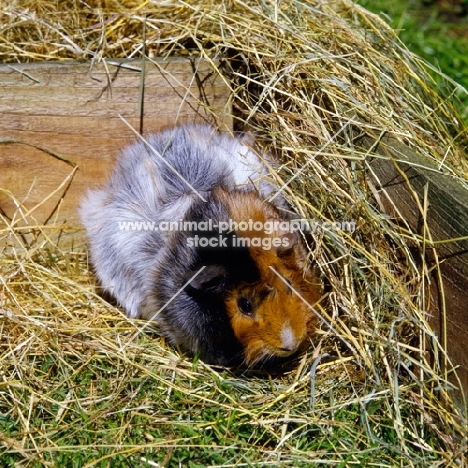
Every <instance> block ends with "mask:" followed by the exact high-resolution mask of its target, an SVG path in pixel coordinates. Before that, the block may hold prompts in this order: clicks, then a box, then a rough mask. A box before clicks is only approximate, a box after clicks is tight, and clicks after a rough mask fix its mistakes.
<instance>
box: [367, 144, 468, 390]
mask: <svg viewBox="0 0 468 468" xmlns="http://www.w3.org/2000/svg"><path fill="white" fill-rule="evenodd" d="M373 144H374V142H373V141H371V140H368V141H367V142H366V143H365V146H366V147H371V146H372V145H373ZM376 152H377V154H380V155H382V156H384V157H383V158H378V159H374V160H373V161H372V163H371V168H372V174H371V179H370V180H371V181H372V182H373V183H374V184H375V186H376V188H377V189H378V190H380V191H381V192H384V193H381V196H380V201H381V203H382V205H383V208H384V210H385V212H386V213H387V214H389V215H390V216H392V217H396V218H397V219H398V218H400V216H401V218H403V219H404V220H405V221H406V222H407V223H408V225H409V227H410V229H411V230H412V232H415V233H418V234H423V232H422V229H423V226H424V220H423V216H422V213H421V210H420V209H419V208H418V204H417V202H416V200H415V195H416V196H417V197H418V198H419V200H420V204H421V206H423V205H424V197H425V191H426V186H427V201H428V209H427V226H428V227H429V231H430V234H431V236H432V240H433V241H435V242H439V243H437V244H436V245H435V248H434V249H432V248H429V247H428V248H427V249H426V258H425V260H426V262H427V264H428V268H429V269H430V268H431V267H432V266H433V265H434V261H435V255H437V258H438V261H439V262H440V271H441V273H442V283H441V282H440V281H439V278H438V277H437V270H436V269H433V270H432V274H431V278H430V279H431V283H430V286H429V288H428V301H429V304H428V307H427V309H428V312H429V314H430V315H429V323H430V324H431V326H432V327H433V329H434V330H435V331H436V333H437V334H438V336H439V338H440V341H441V342H442V344H443V345H444V346H445V347H446V349H447V351H448V354H449V356H450V358H451V359H452V361H453V362H454V364H455V365H458V366H460V368H459V372H458V375H459V377H460V380H461V383H462V386H463V388H464V389H465V391H466V392H468V352H467V342H466V337H467V336H468V293H467V292H468V239H467V237H468V189H467V188H466V187H465V186H464V185H462V184H461V183H460V182H459V181H457V180H455V179H454V178H453V177H451V176H449V175H447V174H444V173H442V172H441V171H440V170H439V169H438V168H437V167H436V166H435V165H434V164H433V163H430V162H429V161H428V159H427V158H424V157H422V156H421V155H419V154H417V153H416V152H415V151H413V150H411V149H410V148H409V147H408V146H406V145H403V144H402V143H400V142H398V141H397V140H395V139H393V138H385V139H384V140H383V141H382V142H381V144H379V145H378V146H377V148H376ZM390 200H391V201H390ZM396 209H398V211H399V214H397V212H396ZM401 218H400V219H401ZM454 239H458V240H455V241H451V242H441V241H449V240H454ZM442 293H443V294H442ZM444 306H445V309H446V320H444V316H443V310H444ZM438 358H439V360H440V362H441V363H443V362H444V359H443V357H442V356H438ZM452 382H453V383H454V384H455V385H458V382H457V381H456V379H453V378H452Z"/></svg>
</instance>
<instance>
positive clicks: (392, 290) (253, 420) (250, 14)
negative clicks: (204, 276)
mask: <svg viewBox="0 0 468 468" xmlns="http://www.w3.org/2000/svg"><path fill="white" fill-rule="evenodd" d="M126 5H127V6H125V7H124V6H123V5H122V4H121V3H119V2H114V1H110V0H109V1H102V2H80V1H74V2H69V3H68V2H52V1H48V0H42V1H34V2H32V1H31V2H27V1H20V0H17V1H15V0H12V1H10V2H8V5H3V6H1V7H0V25H1V27H0V57H1V60H2V61H3V62H9V63H14V62H24V61H38V60H65V59H79V60H88V61H98V60H104V59H106V58H110V57H137V56H141V53H142V34H143V30H145V31H146V32H145V34H146V41H147V43H146V47H145V52H146V54H147V55H148V56H149V57H152V56H155V55H158V56H170V55H179V54H183V55H189V56H202V57H205V58H206V59H207V60H213V59H217V60H216V61H214V60H213V62H212V63H213V71H214V72H216V73H219V74H221V75H222V76H223V77H225V80H226V82H227V83H229V85H230V86H231V87H232V91H233V106H234V112H235V120H236V128H248V129H250V130H253V131H254V132H256V133H257V135H258V136H259V138H260V139H261V141H262V142H263V144H264V145H265V146H266V147H267V148H268V150H269V151H272V152H276V154H277V156H278V157H279V158H280V160H281V161H282V163H283V164H282V166H281V168H280V171H279V175H278V177H280V179H281V180H282V181H287V180H289V179H290V178H291V177H295V178H294V180H293V181H292V183H291V184H290V185H289V186H288V188H287V190H286V191H285V192H286V194H287V195H288V196H289V197H290V199H291V200H292V202H293V203H294V205H295V206H296V207H297V209H298V211H299V212H300V214H301V215H303V216H304V217H310V218H312V219H317V220H321V221H324V220H327V221H337V222H339V221H343V220H356V221H357V225H358V229H357V230H356V231H355V232H354V233H348V232H345V231H336V230H330V231H324V232H320V233H318V234H317V236H316V237H317V239H316V240H317V241H316V243H315V244H314V245H313V246H311V258H312V259H313V260H314V261H316V262H317V264H318V266H319V268H320V270H321V273H322V275H323V277H324V278H326V280H327V288H326V297H325V298H324V300H323V302H322V305H323V307H322V308H321V313H322V315H323V318H324V324H323V326H322V328H321V330H320V331H319V333H318V335H317V338H316V340H315V342H314V344H313V345H312V346H311V348H310V350H309V352H308V354H306V355H305V356H303V357H302V358H301V359H300V360H299V361H298V362H297V363H296V364H297V365H296V366H295V367H293V369H292V370H290V371H288V372H285V373H284V374H283V375H280V376H274V377H269V378H268V377H266V376H264V375H250V374H244V375H243V374H240V375H238V374H233V373H232V372H231V371H229V370H225V369H215V368H210V367H209V366H206V365H205V364H204V363H202V362H197V361H196V360H195V361H193V360H191V359H188V358H186V357H184V356H182V355H181V354H179V353H178V352H177V351H176V350H174V349H172V348H171V347H170V346H167V345H166V344H165V343H164V341H163V340H162V339H161V338H159V337H158V336H157V334H153V333H137V331H138V327H139V326H141V324H139V323H138V322H135V321H129V320H127V319H126V318H125V317H124V316H123V315H122V313H121V312H120V311H118V310H117V309H116V308H114V307H113V306H112V305H110V304H109V303H107V302H105V301H104V300H103V299H101V298H100V296H99V295H98V294H97V290H96V286H95V284H94V280H93V277H92V274H91V273H90V270H89V268H88V265H87V261H86V255H85V253H83V252H70V251H62V250H61V249H60V248H59V247H58V246H57V245H54V244H53V243H51V242H49V241H48V239H49V231H48V230H47V229H46V227H43V228H42V229H41V228H40V227H39V228H38V229H37V230H36V231H35V232H36V240H35V242H33V243H32V244H31V243H28V244H27V245H26V243H25V233H24V231H23V230H22V229H20V228H16V225H15V221H11V220H6V219H3V221H4V222H6V223H7V224H8V225H7V227H6V228H5V229H4V230H2V231H0V237H1V238H2V242H5V241H7V242H6V243H5V244H4V248H3V251H2V256H1V258H0V309H1V314H2V323H1V329H0V333H1V348H0V353H1V354H0V363H1V364H0V375H1V381H0V442H1V446H0V447H1V448H0V458H1V460H2V462H3V465H4V466H17V467H19V466H21V467H33V466H89V467H90V466H112V467H120V466H122V467H124V466H132V467H139V466H290V465H291V466H314V465H316V466H318V465H321V464H330V465H332V466H335V465H337V466H344V465H346V466H352V465H360V466H361V465H362V466H441V467H442V466H443V467H446V466H465V464H466V447H467V434H466V430H467V428H466V421H467V420H466V406H463V405H457V404H455V403H454V397H453V391H452V388H453V386H452V384H451V383H450V382H449V381H448V380H447V378H448V375H449V374H451V373H452V370H451V369H450V360H449V359H448V358H447V357H446V356H445V352H444V350H443V349H441V346H440V345H439V343H438V341H437V339H436V338H435V336H434V333H433V332H432V330H431V329H430V327H429V325H428V323H427V314H426V313H425V311H426V310H427V307H428V304H427V297H426V296H425V294H426V288H425V286H426V283H427V281H428V280H429V279H428V272H427V271H426V269H425V265H424V264H423V265H418V264H417V263H416V262H415V261H414V259H413V256H412V255H411V252H410V248H409V247H408V245H409V243H408V240H411V242H412V245H416V246H420V245H421V239H420V238H419V237H418V236H416V235H413V234H411V233H408V232H407V230H405V229H404V226H403V227H401V226H399V225H398V223H395V222H393V221H392V220H390V219H388V218H387V217H385V216H383V215H382V214H381V213H380V212H379V210H378V209H377V207H376V204H375V203H374V201H373V198H372V196H371V194H370V189H369V186H368V184H367V177H366V174H367V171H368V170H369V165H368V159H369V154H370V151H371V150H369V148H363V147H360V145H358V144H357V143H356V142H357V141H359V140H358V138H357V137H358V136H359V135H373V136H374V137H376V138H377V137H379V136H381V135H382V134H389V135H392V136H393V137H395V138H397V139H398V140H400V141H402V142H403V143H405V144H406V145H408V146H409V147H412V148H416V149H418V151H419V153H420V154H423V155H425V157H427V158H428V159H432V160H434V161H437V162H438V164H439V166H440V167H441V168H442V169H443V171H445V172H446V173H448V174H451V175H452V176H453V177H454V178H457V179H459V180H461V181H462V182H463V181H464V180H465V175H466V174H468V166H467V161H466V159H465V158H464V157H463V152H464V151H465V150H466V147H467V143H468V132H467V129H466V128H464V127H463V124H462V123H461V120H460V119H459V118H458V117H457V115H456V114H455V113H454V111H453V108H452V106H451V104H450V102H449V101H446V100H444V99H443V98H441V97H440V96H439V95H438V93H437V92H435V91H434V89H433V87H432V86H433V84H432V81H431V78H430V75H429V74H428V72H427V69H426V65H425V64H424V63H422V62H421V60H420V59H418V58H417V57H413V56H412V55H411V54H410V53H409V52H408V51H407V50H406V49H405V48H404V47H403V46H402V45H401V44H400V43H398V41H397V39H396V37H395V36H394V34H393V32H392V31H391V30H389V28H388V27H387V26H386V25H385V24H384V23H383V22H382V21H381V20H380V19H379V18H378V17H376V16H375V15H372V14H370V13H368V12H366V11H364V10H362V9H361V8H360V7H358V6H356V5H354V4H352V3H350V2H349V1H331V2H321V1H317V2H313V1H309V2H299V1H292V0H284V1H282V2H276V3H275V2H269V1H263V2H260V1H258V2H255V1H247V0H246V1H233V2H229V3H225V4H224V2H218V1H216V2H214V1H213V2H210V1H202V0H197V1H188V2H182V1H177V0H173V1H169V0H168V1H158V2H150V1H146V2H143V3H140V2H137V1H135V2H126ZM216 64H218V65H216ZM450 86H451V85H450V83H447V93H448V94H450ZM337 132H340V133H339V134H338V135H336V133H337ZM321 148H323V149H322V150H320V149H321ZM319 150H320V151H319ZM9 196H11V197H14V194H9ZM22 215H23V214H22V210H21V204H20V203H19V202H18V213H17V217H21V216H22ZM32 224H34V223H32ZM429 351H432V353H430V352H429ZM325 354H328V357H325ZM439 355H441V356H443V357H444V356H445V357H444V358H443V360H445V362H446V364H447V366H445V367H444V366H443V365H442V364H443V363H442V362H439V361H437V360H435V361H432V360H431V356H439ZM320 357H322V359H321V360H320V362H319V363H318V365H317V367H316V369H315V364H317V362H318V361H317V359H320ZM311 369H315V371H312V372H311Z"/></svg>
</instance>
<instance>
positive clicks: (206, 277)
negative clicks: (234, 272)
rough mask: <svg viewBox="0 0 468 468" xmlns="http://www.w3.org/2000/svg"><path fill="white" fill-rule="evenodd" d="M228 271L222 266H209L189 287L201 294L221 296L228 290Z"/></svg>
mask: <svg viewBox="0 0 468 468" xmlns="http://www.w3.org/2000/svg"><path fill="white" fill-rule="evenodd" d="M226 280H227V270H226V268H225V267H223V266H221V265H207V266H205V268H203V270H202V271H201V272H200V273H199V274H198V275H197V276H196V277H195V278H194V279H193V280H192V281H190V283H189V286H190V287H192V288H193V289H196V290H197V291H200V292H208V293H213V294H220V293H222V292H223V291H224V290H225V288H226Z"/></svg>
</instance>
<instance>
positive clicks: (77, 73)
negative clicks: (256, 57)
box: [0, 58, 232, 247]
mask: <svg viewBox="0 0 468 468" xmlns="http://www.w3.org/2000/svg"><path fill="white" fill-rule="evenodd" d="M141 66H142V63H141V61H135V62H133V61H132V62H129V61H108V62H107V63H106V64H104V63H101V64H97V65H94V66H93V67H92V68H90V64H84V63H32V64H20V65H18V64H15V65H13V66H11V65H0V214H3V216H5V217H7V218H9V219H17V220H18V221H17V224H16V226H21V225H24V224H25V221H24V220H21V219H20V218H21V217H22V216H21V213H25V212H28V210H31V209H33V208H34V207H36V208H35V210H34V211H33V213H32V219H29V220H28V223H29V225H30V224H31V223H32V224H37V225H43V224H45V223H48V224H49V225H52V224H53V225H57V226H61V225H64V224H66V225H67V227H70V228H71V229H70V230H69V231H66V232H65V233H62V236H61V241H60V245H61V246H62V247H66V246H67V245H69V242H71V241H72V239H73V242H74V243H75V244H76V243H78V244H80V243H81V242H82V241H83V239H84V236H83V233H82V232H81V231H76V230H74V228H78V227H79V226H80V224H79V220H78V216H77V212H76V207H77V205H78V202H79V199H80V197H81V196H82V194H83V193H84V191H85V190H86V188H87V187H91V186H96V185H99V183H101V182H102V181H103V180H104V179H105V178H106V176H107V174H108V172H109V169H110V167H112V164H113V162H114V160H115V157H116V155H117V154H118V152H119V150H121V149H122V147H123V146H125V145H127V144H128V143H130V142H132V141H135V139H136V136H135V135H134V133H133V132H132V131H131V130H130V129H129V128H128V127H127V125H125V123H124V122H123V121H122V120H121V119H120V118H119V114H120V115H122V116H123V117H124V118H125V119H126V120H127V121H128V122H129V123H131V124H132V125H133V126H134V127H135V128H136V129H137V130H140V128H142V129H143V133H144V134H147V133H150V132H156V131H158V130H160V129H162V128H164V127H168V126H172V125H177V124H181V123H187V122H194V121H201V122H204V121H205V122H209V123H213V124H217V125H219V126H220V127H221V128H223V127H224V128H228V129H229V128H231V127H232V118H231V112H230V107H229V103H230V90H229V88H228V86H227V85H226V84H225V83H224V82H223V81H222V79H221V78H220V77H219V75H217V74H215V73H213V68H212V66H211V64H210V63H209V62H208V61H197V62H191V61H190V60H188V59H184V58H172V59H168V60H159V61H151V62H147V63H146V64H145V76H144V89H143V110H142V111H141V110H140V107H139V106H140V100H141V99H140V83H141V81H142V80H141V73H142V72H141ZM44 150H45V151H44ZM54 154H58V155H61V156H63V157H64V158H66V159H67V160H69V161H72V162H73V163H75V164H76V165H77V166H78V168H77V169H75V168H74V167H73V165H72V164H68V163H67V162H65V161H63V160H60V159H59V158H57V157H56V155H54ZM48 197H49V198H48ZM44 200H46V201H45V202H44ZM18 204H20V205H21V209H18ZM1 223H2V221H1V220H0V229H1V228H2V224H1ZM4 240H5V239H3V241H4ZM1 246H2V239H1V238H0V247H1Z"/></svg>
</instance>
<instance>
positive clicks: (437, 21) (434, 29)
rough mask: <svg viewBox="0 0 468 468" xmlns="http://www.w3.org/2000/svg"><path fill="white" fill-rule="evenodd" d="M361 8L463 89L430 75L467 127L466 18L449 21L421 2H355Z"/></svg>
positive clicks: (467, 22)
mask: <svg viewBox="0 0 468 468" xmlns="http://www.w3.org/2000/svg"><path fill="white" fill-rule="evenodd" d="M356 3H359V4H360V5H362V6H363V7H364V8H367V9H368V10H369V11H372V12H373V13H376V14H379V15H380V16H381V17H382V18H383V19H384V20H385V21H386V22H387V23H389V24H390V26H391V27H392V28H394V29H395V30H396V31H397V32H398V36H399V38H400V39H401V40H402V42H403V43H404V44H405V45H406V46H407V47H408V48H409V49H410V50H411V51H412V52H414V53H415V54H417V55H419V56H421V57H423V58H424V59H426V60H427V61H428V62H429V63H430V64H431V65H432V66H434V67H435V69H436V70H439V71H440V72H442V73H443V74H445V75H447V76H448V77H450V78H451V79H452V80H454V81H455V82H456V83H458V84H459V85H461V86H462V87H463V88H465V89H460V88H458V89H456V90H455V91H454V89H453V88H452V87H448V86H447V85H446V82H445V80H443V79H441V77H440V75H439V74H438V73H431V75H432V76H433V78H434V79H435V80H436V82H437V83H438V85H439V86H440V92H441V94H442V95H443V96H445V97H447V98H450V99H451V96H452V93H453V92H454V94H453V100H454V103H455V104H456V108H457V110H458V111H459V112H460V114H461V116H462V117H463V119H464V120H465V122H467V124H468V92H467V91H466V90H468V18H466V17H465V18H463V19H461V20H460V21H458V22H450V21H448V20H447V19H444V16H443V15H440V14H439V13H440V12H439V11H438V9H437V8H436V6H434V5H432V6H428V5H424V4H423V2H422V1H421V0H417V1H415V0H409V1H408V0H391V1H388V0H358V1H357V2H356Z"/></svg>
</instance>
